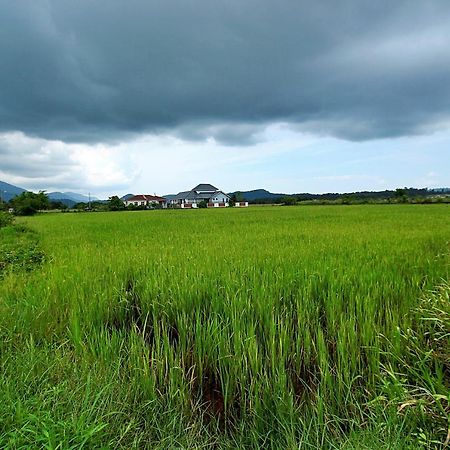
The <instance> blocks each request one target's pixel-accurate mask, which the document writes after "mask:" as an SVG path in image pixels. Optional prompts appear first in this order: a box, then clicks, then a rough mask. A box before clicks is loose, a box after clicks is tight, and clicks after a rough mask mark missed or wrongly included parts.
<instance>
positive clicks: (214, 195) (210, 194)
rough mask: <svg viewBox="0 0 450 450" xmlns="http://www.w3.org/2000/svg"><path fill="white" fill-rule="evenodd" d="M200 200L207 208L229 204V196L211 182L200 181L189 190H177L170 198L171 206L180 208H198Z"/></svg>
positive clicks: (223, 206)
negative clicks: (200, 182)
mask: <svg viewBox="0 0 450 450" xmlns="http://www.w3.org/2000/svg"><path fill="white" fill-rule="evenodd" d="M201 202H205V203H206V205H207V207H208V208H225V207H227V206H228V205H229V202H230V196H229V195H228V194H226V193H225V192H223V191H221V190H219V189H217V188H216V187H215V186H213V185H212V184H206V183H202V184H198V185H197V186H195V187H194V188H192V189H191V190H190V191H183V192H179V193H178V194H177V195H176V196H175V197H174V198H172V200H170V204H171V205H172V206H173V207H177V208H182V209H188V208H198V207H199V204H200V203H201Z"/></svg>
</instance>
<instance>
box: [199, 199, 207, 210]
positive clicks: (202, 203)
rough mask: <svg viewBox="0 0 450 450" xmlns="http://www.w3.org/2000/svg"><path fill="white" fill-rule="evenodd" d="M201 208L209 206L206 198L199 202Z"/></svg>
mask: <svg viewBox="0 0 450 450" xmlns="http://www.w3.org/2000/svg"><path fill="white" fill-rule="evenodd" d="M198 207H199V208H207V207H208V202H207V201H206V200H202V201H201V202H200V203H199V204H198Z"/></svg>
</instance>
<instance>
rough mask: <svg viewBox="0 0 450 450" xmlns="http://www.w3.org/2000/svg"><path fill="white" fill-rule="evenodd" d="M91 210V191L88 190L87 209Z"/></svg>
mask: <svg viewBox="0 0 450 450" xmlns="http://www.w3.org/2000/svg"><path fill="white" fill-rule="evenodd" d="M90 210H91V193H90V192H89V211H90Z"/></svg>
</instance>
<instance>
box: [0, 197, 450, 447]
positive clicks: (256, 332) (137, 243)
mask: <svg viewBox="0 0 450 450" xmlns="http://www.w3.org/2000/svg"><path fill="white" fill-rule="evenodd" d="M449 212H450V209H449V207H448V206H445V205H441V206H439V205H433V206H414V205H392V206H352V207H347V208H338V207H293V208H250V209H247V210H245V209H241V210H231V209H227V210H203V211H147V212H146V211H143V212H123V213H104V214H78V215H57V214H55V215H51V214H48V215H42V216H38V217H34V218H30V219H26V220H25V219H21V220H22V221H23V223H25V224H26V225H27V226H28V227H31V228H32V229H33V230H34V231H35V232H36V233H37V235H38V236H39V238H40V242H39V245H40V248H42V250H43V252H45V254H46V255H47V256H48V257H47V262H46V263H45V264H43V265H42V266H41V267H40V268H39V269H38V270H34V271H33V272H26V271H14V272H12V271H11V272H8V273H7V275H6V276H5V277H4V279H3V282H2V285H1V287H0V296H1V302H0V334H1V338H2V340H1V344H0V345H1V347H0V351H1V354H2V359H1V362H0V371H1V372H0V373H1V375H2V377H1V381H0V383H1V384H2V385H1V386H0V405H2V406H1V407H0V446H1V447H8V446H9V447H10V448H27V447H29V446H33V445H35V446H37V447H39V446H40V447H45V446H47V447H46V448H58V446H59V448H82V447H83V446H84V447H86V448H96V447H107V448H108V447H109V448H201V447H205V448H210V447H213V446H214V447H215V448H274V449H275V448H417V447H418V446H420V445H422V446H427V445H429V446H433V445H440V444H443V443H444V442H445V440H446V437H447V427H446V423H447V424H448V422H446V421H448V412H449V409H448V398H447V400H445V398H446V395H448V389H449V382H450V374H449V364H448V355H449V351H448V336H449V333H450V328H449V323H448V315H446V314H448V309H445V308H448V284H445V280H448V274H449V273H448V272H449V260H450V258H449V242H450V221H449V220H448V217H449ZM437 286H441V287H440V288H439V291H436V293H435V294H427V293H429V292H431V291H432V290H433V289H436V287H437ZM438 298H439V300H436V299H438ZM426 299H428V300H426ZM430 299H435V300H433V301H431V300H430ZM427 301H428V303H427ZM446 305H447V306H446ZM424 390H426V394H425V393H424V392H425V391H424ZM437 443H439V444H437Z"/></svg>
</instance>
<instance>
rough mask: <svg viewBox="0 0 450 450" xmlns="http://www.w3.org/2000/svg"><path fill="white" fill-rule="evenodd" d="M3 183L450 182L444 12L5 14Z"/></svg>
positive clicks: (312, 185) (309, 185) (52, 186)
mask: <svg viewBox="0 0 450 450" xmlns="http://www.w3.org/2000/svg"><path fill="white" fill-rule="evenodd" d="M0 180H2V181H6V182H9V183H12V184H15V185H18V186H21V187H25V188H29V189H34V190H37V189H47V190H71V191H78V192H81V193H86V192H88V191H90V192H91V193H94V194H96V195H97V196H100V197H105V196H108V195H111V194H119V195H122V194H124V193H127V192H132V193H158V194H167V193H176V192H178V191H180V190H187V189H189V188H191V187H192V186H194V185H195V184H197V183H199V182H209V183H212V184H214V185H216V186H218V187H220V188H222V189H224V190H226V191H232V190H237V189H239V190H247V189H255V188H261V187H264V188H267V189H269V190H272V191H276V192H330V191H332V192H348V191H354V190H380V189H386V188H396V187H400V186H416V187H425V186H428V187H437V186H449V185H450V1H449V0H396V1H392V0H378V1H373V0H340V1H339V2H336V1H334V0H328V1H325V0H310V1H302V0H295V1H283V0H276V1H275V0H272V1H268V0H223V1H211V0H159V1H153V0H120V1H119V0H96V1H92V0H89V1H88V0H77V1H73V0H70V1H69V0H15V1H10V0H0Z"/></svg>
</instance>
